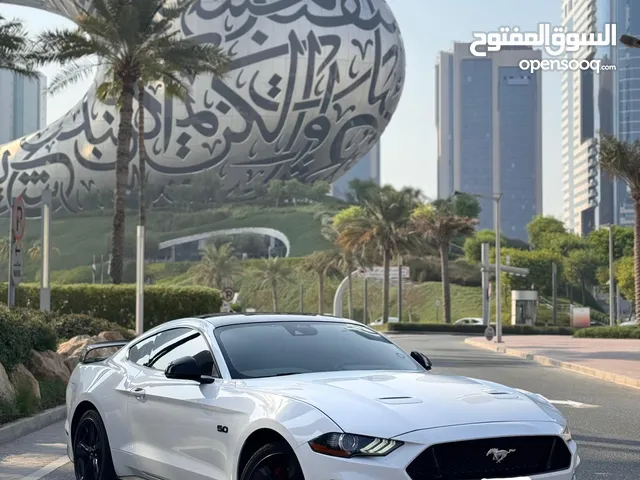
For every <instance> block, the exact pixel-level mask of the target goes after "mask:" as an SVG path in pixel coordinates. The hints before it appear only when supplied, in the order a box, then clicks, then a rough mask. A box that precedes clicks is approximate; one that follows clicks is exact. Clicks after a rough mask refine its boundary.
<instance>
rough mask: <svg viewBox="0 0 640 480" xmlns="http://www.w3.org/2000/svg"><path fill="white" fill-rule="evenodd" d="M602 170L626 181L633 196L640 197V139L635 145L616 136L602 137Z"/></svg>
mask: <svg viewBox="0 0 640 480" xmlns="http://www.w3.org/2000/svg"><path fill="white" fill-rule="evenodd" d="M599 162H600V168H601V169H602V170H603V171H605V172H606V173H608V174H609V175H610V176H612V177H615V178H618V179H621V180H624V182H625V183H626V184H627V185H628V186H629V188H630V189H631V192H632V194H633V195H635V196H637V197H640V139H639V140H636V141H635V142H633V143H630V142H625V141H624V140H619V139H617V138H616V137H614V136H611V135H605V134H601V136H600V154H599Z"/></svg>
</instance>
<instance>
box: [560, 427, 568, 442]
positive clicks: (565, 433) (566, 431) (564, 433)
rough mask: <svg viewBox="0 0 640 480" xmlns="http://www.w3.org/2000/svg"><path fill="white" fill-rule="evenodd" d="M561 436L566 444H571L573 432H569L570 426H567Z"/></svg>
mask: <svg viewBox="0 0 640 480" xmlns="http://www.w3.org/2000/svg"><path fill="white" fill-rule="evenodd" d="M560 436H561V437H562V439H563V440H564V441H565V442H570V441H571V430H569V425H567V426H566V427H564V430H563V431H562V433H561V434H560Z"/></svg>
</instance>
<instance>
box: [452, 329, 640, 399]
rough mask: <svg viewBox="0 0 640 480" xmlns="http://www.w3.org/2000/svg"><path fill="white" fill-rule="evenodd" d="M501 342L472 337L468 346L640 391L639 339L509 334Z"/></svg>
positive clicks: (466, 341) (467, 341)
mask: <svg viewBox="0 0 640 480" xmlns="http://www.w3.org/2000/svg"><path fill="white" fill-rule="evenodd" d="M502 341H503V343H502V344H500V345H498V344H497V343H495V341H491V342H489V341H487V340H486V339H485V338H481V337H473V338H468V339H466V340H465V343H467V344H469V345H473V346H475V347H479V348H485V349H488V350H493V351H495V352H500V353H506V354H507V355H513V356H517V357H521V358H526V359H528V360H533V361H535V362H537V363H541V364H543V365H550V366H555V367H560V368H563V369H565V370H571V371H574V372H577V373H581V374H583V375H589V376H592V377H596V378H599V379H601V380H605V381H608V382H612V383H616V384H618V385H625V386H628V387H633V388H639V389H640V341H639V340H623V339H597V338H573V337H570V336H564V335H513V336H512V335H506V336H503V338H502Z"/></svg>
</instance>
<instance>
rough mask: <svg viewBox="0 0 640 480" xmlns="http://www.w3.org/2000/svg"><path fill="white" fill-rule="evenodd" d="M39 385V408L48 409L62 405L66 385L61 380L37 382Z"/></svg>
mask: <svg viewBox="0 0 640 480" xmlns="http://www.w3.org/2000/svg"><path fill="white" fill-rule="evenodd" d="M38 384H39V385H40V397H41V398H40V408H42V409H43V410H46V409H48V408H53V407H57V406H58V405H64V402H65V397H66V393H67V384H66V383H64V382H63V381H61V380H38Z"/></svg>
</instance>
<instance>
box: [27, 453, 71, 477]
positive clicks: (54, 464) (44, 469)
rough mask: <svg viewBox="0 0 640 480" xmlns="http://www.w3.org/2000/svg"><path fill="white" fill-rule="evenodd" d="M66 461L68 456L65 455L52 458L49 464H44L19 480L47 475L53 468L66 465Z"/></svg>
mask: <svg viewBox="0 0 640 480" xmlns="http://www.w3.org/2000/svg"><path fill="white" fill-rule="evenodd" d="M68 462H70V460H69V457H67V456H66V455H65V456H64V457H60V458H58V459H57V460H54V461H53V462H51V463H50V464H49V465H45V466H44V467H42V468H41V469H40V470H38V471H37V472H34V473H31V474H29V475H27V476H26V477H22V478H21V479H20V480H40V479H41V478H43V477H46V476H47V475H49V474H50V473H51V472H53V471H54V470H57V469H58V468H60V467H62V466H63V465H66V464H67V463H68Z"/></svg>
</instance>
